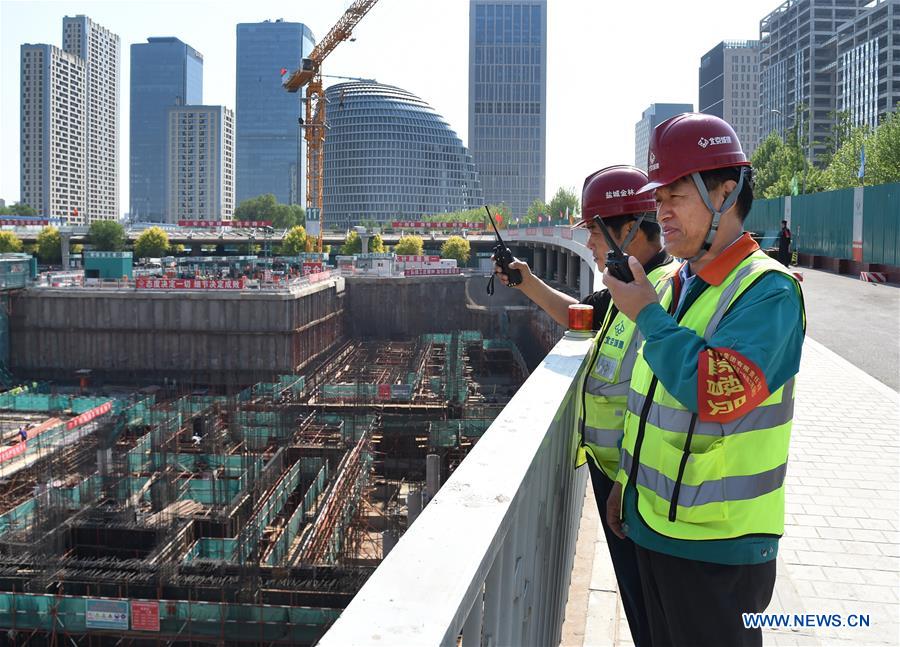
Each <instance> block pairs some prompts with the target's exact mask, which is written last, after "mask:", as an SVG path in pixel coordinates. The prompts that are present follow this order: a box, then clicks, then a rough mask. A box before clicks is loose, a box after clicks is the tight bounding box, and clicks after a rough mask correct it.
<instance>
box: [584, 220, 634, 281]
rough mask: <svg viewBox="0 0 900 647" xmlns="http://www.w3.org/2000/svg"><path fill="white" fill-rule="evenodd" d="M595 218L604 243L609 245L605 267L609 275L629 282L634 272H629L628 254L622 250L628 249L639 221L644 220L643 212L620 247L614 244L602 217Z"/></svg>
mask: <svg viewBox="0 0 900 647" xmlns="http://www.w3.org/2000/svg"><path fill="white" fill-rule="evenodd" d="M595 220H596V221H597V225H598V226H599V227H600V231H601V232H603V237H604V238H605V239H606V245H607V246H608V247H609V251H608V252H606V269H608V270H609V273H610V275H611V276H614V277H615V278H617V279H619V280H620V281H622V282H624V283H631V282H632V281H634V274H632V273H631V268H630V267H628V258H629V257H628V254H626V253H625V252H624V251H622V250H624V249H628V245H629V244H631V241H632V240H633V239H634V236H635V234H637V231H638V229H639V228H640V226H641V223H642V222H644V214H641V216H640V217H639V218H638V219H637V220H636V221H635V222H634V226H633V227H632V228H631V231H629V232H628V235H627V236H626V237H625V240H623V241H622V247H619V246H618V245H616V241H614V240H613V237H612V236H610V234H609V229H607V228H606V224H605V223H604V222H603V218H595Z"/></svg>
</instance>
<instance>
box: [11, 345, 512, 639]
mask: <svg viewBox="0 0 900 647" xmlns="http://www.w3.org/2000/svg"><path fill="white" fill-rule="evenodd" d="M525 370H526V369H525V368H524V362H522V361H521V358H520V357H519V356H517V351H516V349H515V347H514V346H512V345H509V344H504V343H502V342H496V341H494V340H485V339H483V338H482V336H481V335H480V334H479V333H477V332H471V331H465V332H460V333H453V334H448V335H424V336H421V337H418V338H416V339H413V340H410V341H406V342H398V341H380V342H379V341H366V342H360V341H353V340H350V341H347V342H346V343H344V344H342V345H340V346H338V347H337V348H336V350H335V351H334V352H333V353H331V355H330V356H329V357H327V358H324V359H323V360H322V361H321V362H320V363H319V364H318V365H317V366H313V367H310V372H309V373H308V374H307V375H305V376H304V375H274V376H272V377H271V378H270V380H269V381H266V382H260V383H256V384H252V385H227V386H226V387H225V388H222V389H220V390H219V391H218V392H210V391H209V390H207V389H206V388H203V387H202V386H200V385H180V387H176V385H175V384H174V383H171V384H168V383H167V384H166V385H165V386H164V387H163V388H157V389H152V390H146V391H143V392H138V393H131V394H126V395H119V396H116V397H112V396H110V395H109V394H106V393H93V394H87V395H86V394H81V393H67V392H57V391H54V390H53V389H51V388H49V387H48V386H47V385H44V384H29V385H23V386H21V387H19V388H17V389H15V390H12V391H7V392H5V393H0V439H2V442H4V443H12V444H11V445H9V446H10V447H15V443H14V441H15V436H16V433H17V430H16V424H17V421H19V420H20V419H24V418H23V417H24V416H32V417H33V418H34V426H33V427H32V429H31V430H30V433H31V434H32V436H30V437H29V439H28V443H27V445H26V446H25V447H24V448H23V450H21V454H22V455H21V457H19V456H18V455H17V456H16V458H15V460H17V461H21V464H17V465H16V467H17V469H15V470H9V471H8V473H6V474H4V473H2V472H0V476H2V477H3V481H2V482H0V590H5V591H8V592H9V593H5V594H4V593H2V592H0V623H2V626H5V627H13V628H14V629H15V630H16V631H23V632H26V631H32V632H33V631H39V632H42V633H43V634H46V635H47V636H49V637H50V639H51V640H50V641H51V642H53V640H55V637H56V636H68V638H70V639H71V640H70V641H69V642H70V643H74V644H79V642H78V641H80V640H81V639H82V638H84V637H85V636H89V635H91V633H92V631H93V630H97V629H102V627H98V626H97V625H94V626H88V624H87V622H86V618H87V617H88V616H91V617H95V616H97V614H99V613H100V611H98V609H99V608H100V607H104V605H106V606H105V607H104V608H108V609H112V610H115V609H120V610H122V609H124V610H125V611H122V613H126V616H127V617H128V618H129V619H130V620H129V621H130V622H132V623H133V621H134V618H135V617H136V616H135V613H138V615H139V616H140V614H141V613H144V612H145V611H146V609H147V608H150V607H153V608H154V609H155V611H154V612H153V614H152V615H153V617H154V618H156V619H157V620H155V621H158V623H159V629H158V631H156V633H154V634H152V636H153V637H154V638H158V639H159V640H164V641H184V640H186V641H200V642H204V641H209V642H222V641H229V642H231V641H234V642H245V643H248V642H249V643H257V644H276V643H282V642H286V643H293V644H312V643H313V642H314V641H315V640H316V639H317V638H318V637H319V636H320V635H321V634H322V633H323V632H324V630H325V628H326V627H327V626H328V624H330V623H331V622H332V621H333V620H334V618H336V616H337V614H338V613H339V610H340V609H341V608H343V606H344V605H346V604H347V603H348V602H349V600H350V599H351V598H352V596H353V595H354V594H355V592H356V591H357V590H358V589H359V587H360V586H361V584H362V583H363V582H364V581H365V579H366V578H367V577H368V576H369V575H370V574H371V572H372V569H373V568H374V567H375V566H376V565H377V562H378V560H379V559H380V558H381V556H382V555H383V552H384V549H383V546H382V544H381V537H382V536H383V534H384V533H387V534H389V535H391V536H395V537H397V536H399V535H400V534H402V532H403V531H404V530H405V528H406V527H407V525H408V519H407V513H408V512H409V507H410V505H411V504H410V500H412V499H415V497H416V496H420V493H421V490H422V484H421V482H422V481H424V478H425V457H426V456H427V455H428V454H432V453H438V454H439V455H440V456H441V458H442V470H444V471H443V474H444V475H447V474H449V473H450V472H452V470H453V469H455V467H456V465H458V463H459V461H460V460H462V457H463V456H464V455H465V453H466V452H467V451H468V450H469V449H470V448H471V446H472V445H473V444H474V443H475V442H477V439H478V438H479V437H480V436H481V435H482V434H483V433H484V431H485V430H486V429H487V427H488V426H489V425H490V422H491V420H492V419H493V417H494V416H496V413H497V412H499V410H500V409H501V408H502V406H503V405H504V404H505V402H506V401H508V398H509V397H511V395H512V393H513V392H514V390H515V388H516V387H517V386H518V384H519V383H521V382H522V381H524V377H525ZM101 410H102V413H98V411H101ZM3 416H12V417H11V418H10V419H9V421H8V422H6V423H4V419H3ZM73 421H76V423H75V424H73ZM16 451H19V450H16ZM2 466H3V463H2V461H0V470H2V469H3V468H2ZM48 592H52V595H50V594H48ZM98 599H102V600H104V602H103V604H101V605H99V606H97V605H98V604H99V603H97V602H95V601H96V600H98ZM135 603H139V606H138V608H139V610H140V611H138V612H136V611H135V610H134V607H133V605H134V604H135ZM141 605H144V606H141ZM147 605H149V606H147ZM154 605H155V606H154ZM94 611H96V612H97V613H93V612H94ZM89 612H91V613H89ZM92 614H93V615H92ZM141 617H143V616H141ZM106 629H108V630H115V631H117V632H119V633H120V634H121V635H122V636H123V637H131V638H134V637H135V635H141V636H143V637H145V638H146V637H147V634H143V633H141V634H133V633H131V632H134V631H135V630H136V628H135V627H134V626H133V624H131V625H129V626H128V627H124V626H120V627H115V628H113V627H107V628H106Z"/></svg>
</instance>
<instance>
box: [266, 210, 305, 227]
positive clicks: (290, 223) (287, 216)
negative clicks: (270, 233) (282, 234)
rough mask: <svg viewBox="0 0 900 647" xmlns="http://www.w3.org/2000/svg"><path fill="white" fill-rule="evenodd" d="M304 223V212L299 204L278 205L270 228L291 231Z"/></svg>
mask: <svg viewBox="0 0 900 647" xmlns="http://www.w3.org/2000/svg"><path fill="white" fill-rule="evenodd" d="M305 223H306V211H304V210H303V207H301V206H300V205H299V204H279V205H277V206H276V207H275V214H274V215H273V216H272V226H273V227H274V228H275V229H292V228H294V227H297V226H302V225H304V224H305ZM303 231H306V229H304V230H303Z"/></svg>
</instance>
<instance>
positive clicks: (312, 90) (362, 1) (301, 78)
mask: <svg viewBox="0 0 900 647" xmlns="http://www.w3.org/2000/svg"><path fill="white" fill-rule="evenodd" d="M377 2H378V0H355V1H354V2H353V4H351V5H350V6H349V7H348V8H347V11H345V12H344V15H343V16H341V18H340V20H338V21H337V23H336V24H335V25H334V26H333V27H332V28H331V30H330V31H329V32H328V33H327V34H326V35H325V38H323V39H322V40H321V41H319V43H318V44H317V45H316V46H315V47H314V48H313V51H312V52H310V54H309V56H308V57H307V58H304V59H303V60H302V61H301V62H300V67H299V68H297V69H296V70H294V71H293V72H292V73H291V74H290V76H287V77H286V78H285V79H284V81H282V83H281V85H282V87H284V89H285V90H287V91H288V92H296V91H297V90H299V89H300V88H302V87H304V86H306V121H305V123H303V124H301V126H302V127H303V129H304V131H305V132H304V134H305V138H306V208H307V214H308V215H313V216H314V215H318V216H319V237H318V239H317V241H316V250H317V251H319V252H321V251H322V235H323V232H324V230H325V214H324V213H323V211H322V195H323V191H322V185H323V177H324V172H325V128H326V126H325V93H324V91H323V89H322V70H321V68H322V61H324V60H325V57H326V56H328V55H329V54H330V53H331V52H333V51H334V48H335V47H337V46H338V44H340V43H341V42H342V41H345V40H349V39H350V37H351V35H352V33H353V28H354V27H356V25H357V24H359V21H360V20H362V18H363V16H365V15H366V14H367V13H368V12H369V10H370V9H371V8H372V7H374V6H375V4H376V3H377ZM313 209H315V210H316V211H315V213H314V214H311V213H309V212H310V211H312V210H313Z"/></svg>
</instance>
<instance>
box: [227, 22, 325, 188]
mask: <svg viewBox="0 0 900 647" xmlns="http://www.w3.org/2000/svg"><path fill="white" fill-rule="evenodd" d="M314 46H315V39H314V38H313V34H312V32H311V31H310V30H309V28H308V27H307V26H306V25H304V24H302V23H296V22H284V21H283V20H275V21H271V20H266V21H265V22H261V23H241V24H239V25H238V26H237V103H236V115H235V118H236V120H237V123H236V143H235V148H236V154H237V169H236V171H237V205H240V203H241V202H243V201H244V200H247V199H249V198H255V197H256V196H258V195H262V194H265V193H272V194H274V195H275V198H276V200H278V202H280V203H282V204H301V205H304V206H305V204H306V176H305V172H306V146H305V144H303V141H302V138H303V129H302V128H300V125H299V122H298V118H300V117H301V116H302V115H303V114H304V110H305V107H304V105H303V101H302V99H303V96H304V92H303V91H302V90H301V91H300V92H296V93H293V94H292V93H290V92H287V91H285V90H284V89H283V88H282V87H281V77H282V70H284V71H286V72H287V73H290V72H292V71H293V70H295V69H296V68H297V67H298V66H299V65H300V60H301V59H302V58H303V57H304V56H309V53H310V52H311V51H312V49H313V47H314Z"/></svg>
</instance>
